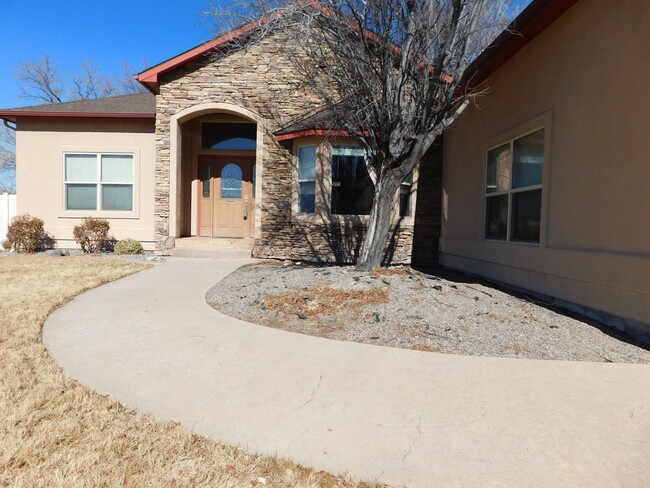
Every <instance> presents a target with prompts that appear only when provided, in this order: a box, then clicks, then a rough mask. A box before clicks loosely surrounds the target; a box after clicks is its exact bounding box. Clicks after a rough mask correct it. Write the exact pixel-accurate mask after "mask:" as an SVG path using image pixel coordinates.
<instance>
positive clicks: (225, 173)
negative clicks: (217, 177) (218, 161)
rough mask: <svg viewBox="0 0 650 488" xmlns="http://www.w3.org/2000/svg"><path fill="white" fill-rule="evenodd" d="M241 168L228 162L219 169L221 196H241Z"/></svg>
mask: <svg viewBox="0 0 650 488" xmlns="http://www.w3.org/2000/svg"><path fill="white" fill-rule="evenodd" d="M241 193H242V170H241V168H240V167H239V166H238V165H236V164H234V163H230V164H227V165H225V166H224V167H223V169H222V170H221V198H241Z"/></svg>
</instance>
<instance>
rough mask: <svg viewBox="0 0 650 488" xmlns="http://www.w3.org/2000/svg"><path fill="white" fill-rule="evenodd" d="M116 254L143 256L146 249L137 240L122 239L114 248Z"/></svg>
mask: <svg viewBox="0 0 650 488" xmlns="http://www.w3.org/2000/svg"><path fill="white" fill-rule="evenodd" d="M113 252H114V253H115V254H142V253H143V252H144V249H143V248H142V244H140V243H139V242H138V241H136V240H135V239H122V240H121V241H118V242H117V244H115V247H114V248H113Z"/></svg>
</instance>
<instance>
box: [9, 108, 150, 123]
mask: <svg viewBox="0 0 650 488" xmlns="http://www.w3.org/2000/svg"><path fill="white" fill-rule="evenodd" d="M18 117H56V118H72V119H155V118H156V114H155V113H102V112H48V111H44V110H43V111H36V110H0V119H4V120H8V121H10V122H16V118H18Z"/></svg>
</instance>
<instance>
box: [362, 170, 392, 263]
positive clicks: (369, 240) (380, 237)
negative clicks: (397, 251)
mask: <svg viewBox="0 0 650 488" xmlns="http://www.w3.org/2000/svg"><path fill="white" fill-rule="evenodd" d="M400 183H401V181H400V180H399V179H398V178H396V177H395V176H394V175H385V176H384V177H383V178H381V179H380V181H379V182H378V183H377V185H376V186H375V195H374V198H373V200H372V208H371V210H370V218H369V219H368V229H367V231H366V236H365V238H364V239H363V244H362V245H361V250H360V251H359V258H358V259H357V269H360V270H364V271H370V270H372V269H375V268H379V267H380V266H381V264H382V263H381V262H382V258H383V256H384V248H385V247H386V240H387V239H388V232H389V230H390V224H391V216H392V210H393V203H394V201H395V193H396V192H397V189H398V188H399V185H400Z"/></svg>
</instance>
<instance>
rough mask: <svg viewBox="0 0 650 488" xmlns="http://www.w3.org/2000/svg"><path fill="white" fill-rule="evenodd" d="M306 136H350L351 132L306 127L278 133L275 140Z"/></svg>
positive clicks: (289, 139)
mask: <svg viewBox="0 0 650 488" xmlns="http://www.w3.org/2000/svg"><path fill="white" fill-rule="evenodd" d="M305 137H350V133H349V132H348V131H345V130H333V129H304V130H297V131H292V132H285V133H282V134H276V136H275V140H276V141H277V142H282V141H291V140H294V139H303V138H305Z"/></svg>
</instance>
